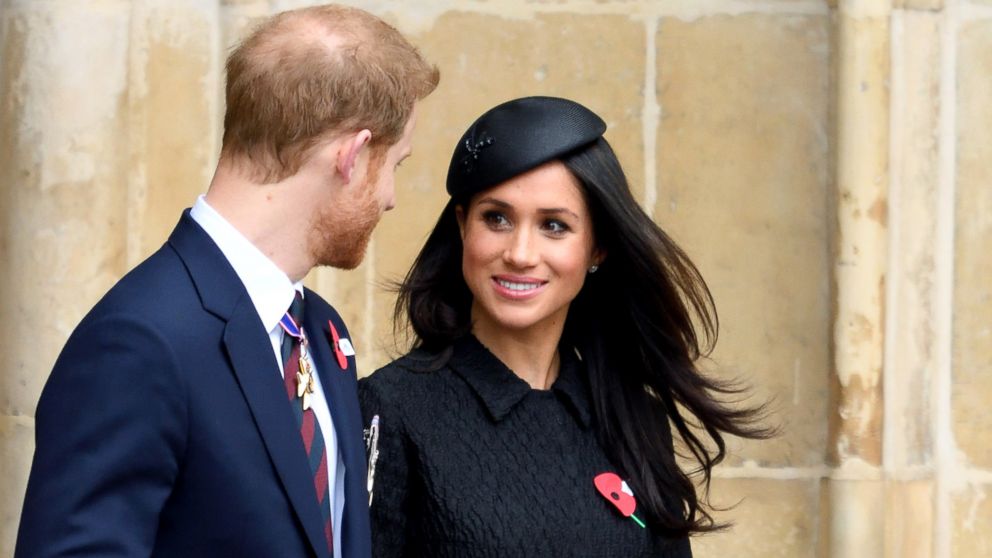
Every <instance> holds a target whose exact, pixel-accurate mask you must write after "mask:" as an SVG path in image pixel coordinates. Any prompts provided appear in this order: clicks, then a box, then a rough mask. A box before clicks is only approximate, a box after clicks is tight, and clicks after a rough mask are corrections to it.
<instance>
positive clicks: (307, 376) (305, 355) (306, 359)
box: [296, 338, 314, 411]
mask: <svg viewBox="0 0 992 558" xmlns="http://www.w3.org/2000/svg"><path fill="white" fill-rule="evenodd" d="M306 346H307V344H306V339H305V338H304V339H301V343H300V369H299V370H297V372H296V396H297V397H299V398H300V404H301V405H303V410H304V411H306V410H307V409H309V408H310V394H312V393H313V391H314V384H313V369H312V368H311V367H310V355H309V352H308V351H307V350H306Z"/></svg>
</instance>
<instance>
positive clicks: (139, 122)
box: [128, 0, 223, 265]
mask: <svg viewBox="0 0 992 558" xmlns="http://www.w3.org/2000/svg"><path fill="white" fill-rule="evenodd" d="M132 18H133V19H132V24H131V25H132V30H133V31H132V33H131V44H130V52H131V60H130V76H129V91H128V105H129V108H130V112H129V117H130V121H129V126H130V133H131V138H132V141H131V145H130V147H131V175H130V181H129V188H130V192H131V195H130V196H129V202H130V203H129V219H130V220H131V222H132V223H133V225H132V226H131V227H129V230H128V234H129V236H130V238H129V253H128V257H129V260H130V261H129V262H128V263H129V265H134V264H137V263H138V262H139V261H141V260H143V259H144V258H145V257H147V256H148V255H149V254H151V253H152V252H154V251H155V250H157V249H158V248H159V247H160V246H161V245H162V243H163V242H164V240H165V239H166V238H167V237H168V235H169V233H170V232H171V231H172V229H173V227H175V224H176V221H177V220H178V218H179V214H180V212H181V211H182V210H183V209H184V208H187V207H190V206H192V205H193V203H194V201H195V199H196V196H197V195H199V194H201V193H203V192H206V190H207V185H208V184H209V182H210V178H211V176H212V175H213V170H214V166H215V163H216V153H217V152H218V151H219V136H220V121H221V119H222V117H221V116H220V114H219V113H220V110H219V108H218V106H219V105H220V99H219V98H218V90H219V89H220V88H222V83H223V79H222V78H221V77H220V75H219V70H218V68H219V67H220V66H219V65H215V63H214V62H215V60H214V57H215V50H216V47H215V43H216V41H217V40H218V24H217V20H218V13H217V8H216V5H214V4H211V3H204V2H199V1H198V0H183V1H181V2H168V3H163V2H157V1H148V0H145V1H141V2H135V3H134V11H133V15H132Z"/></svg>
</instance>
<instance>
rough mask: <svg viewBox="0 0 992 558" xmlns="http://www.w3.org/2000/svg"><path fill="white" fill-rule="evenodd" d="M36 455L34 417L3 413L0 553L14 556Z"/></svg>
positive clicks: (0, 423) (0, 419)
mask: <svg viewBox="0 0 992 558" xmlns="http://www.w3.org/2000/svg"><path fill="white" fill-rule="evenodd" d="M33 457H34V420H32V419H30V418H27V417H9V416H0V471H3V478H2V480H0V556H13V554H14V543H15V542H16V540H17V527H18V525H19V524H20V516H21V507H22V506H23V504H24V489H25V488H26V487H27V484H28V474H29V473H30V471H31V460H32V458H33Z"/></svg>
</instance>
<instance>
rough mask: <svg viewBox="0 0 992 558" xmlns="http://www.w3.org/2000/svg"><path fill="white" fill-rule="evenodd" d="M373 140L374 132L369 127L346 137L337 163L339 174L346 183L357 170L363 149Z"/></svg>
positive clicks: (339, 151)
mask: <svg viewBox="0 0 992 558" xmlns="http://www.w3.org/2000/svg"><path fill="white" fill-rule="evenodd" d="M371 140H372V132H371V131H369V130H368V129H365V130H360V131H358V132H355V133H352V134H348V135H347V136H345V137H344V141H343V142H342V144H341V149H340V150H338V157H337V161H336V164H335V169H336V170H337V174H338V175H339V176H340V177H341V178H342V179H343V180H344V182H345V183H348V182H351V175H352V173H353V172H354V171H355V163H356V162H357V161H358V156H359V155H361V153H362V150H363V149H365V146H366V145H368V143H369V141H371Z"/></svg>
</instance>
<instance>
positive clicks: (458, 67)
mask: <svg viewBox="0 0 992 558" xmlns="http://www.w3.org/2000/svg"><path fill="white" fill-rule="evenodd" d="M402 20H403V18H402V17H400V18H399V21H400V23H402ZM400 28H401V30H403V29H402V25H400ZM644 29H645V28H644V24H643V23H641V22H636V21H633V20H631V19H628V18H627V17H622V16H602V15H588V16H583V15H577V14H545V15H538V16H534V17H533V18H521V19H509V18H501V17H497V16H492V15H482V14H471V13H465V12H455V11H452V12H447V13H445V14H444V15H442V16H441V17H439V18H438V19H437V20H436V21H435V22H434V24H433V26H432V27H430V28H429V29H426V30H423V31H418V32H414V33H411V34H410V40H411V41H412V42H413V43H414V44H416V45H418V46H419V47H420V48H421V50H422V52H423V53H424V55H425V57H426V58H427V59H428V60H430V61H432V62H434V63H436V64H437V65H438V66H439V67H440V68H441V83H440V85H439V87H438V89H437V91H435V92H434V94H433V95H432V96H430V97H429V98H428V99H427V100H426V101H425V102H424V103H422V106H421V107H420V109H419V115H418V124H417V130H416V135H415V137H414V144H413V152H414V155H413V157H411V158H410V159H409V160H408V162H405V163H404V164H403V167H401V171H400V172H399V174H398V176H397V183H396V200H397V206H396V209H395V210H393V211H392V212H391V213H389V214H387V215H386V216H385V217H384V218H383V221H382V223H381V224H380V225H379V228H378V229H377V231H376V233H375V239H376V241H375V247H376V250H375V254H374V255H373V256H372V257H374V258H375V267H376V269H375V280H376V281H377V282H379V283H382V282H385V281H388V280H390V279H398V278H401V277H402V276H403V275H405V274H406V272H407V270H408V269H409V266H410V265H411V264H412V262H413V258H414V257H415V256H416V254H417V253H418V252H419V250H420V248H421V247H422V245H423V242H424V240H426V238H427V235H428V234H429V232H430V230H431V229H432V228H433V227H434V224H435V222H436V221H437V217H438V215H439V213H440V210H441V209H442V208H443V207H444V204H445V203H447V194H446V193H445V190H444V181H445V177H446V175H447V170H448V161H449V158H450V156H451V152H452V151H453V150H454V146H455V142H456V141H457V139H458V138H459V137H460V136H461V134H462V133H463V132H464V131H465V129H466V128H467V127H468V125H469V124H470V123H471V122H472V121H473V120H474V119H475V118H477V117H478V116H479V115H481V114H482V113H483V112H484V111H486V110H488V109H489V108H491V107H492V106H495V105H496V104H498V103H500V102H503V101H507V100H510V99H513V98H516V97H522V96H528V95H556V96H563V97H569V98H572V99H575V100H577V101H579V102H581V103H583V104H585V105H587V106H589V107H590V108H591V109H593V110H594V111H596V112H597V113H599V114H600V115H601V116H602V117H603V119H604V120H605V121H606V122H607V124H608V125H609V131H608V132H607V134H606V135H607V138H608V139H609V140H610V141H611V143H612V144H613V146H614V148H615V149H616V150H617V152H618V153H619V156H620V158H621V160H622V162H623V163H624V165H625V170H626V171H627V173H628V176H629V178H630V182H631V185H632V186H633V189H634V190H635V192H636V194H635V195H637V196H640V195H641V192H643V186H642V182H643V176H644V172H643V168H644V162H643V153H642V151H643V145H642V126H641V120H640V118H641V110H642V106H643V98H642V92H643V88H644V55H645V31H644ZM349 280H350V279H349ZM337 296H338V297H343V296H344V293H342V292H338V293H337ZM393 303H394V296H393V295H392V294H390V293H388V292H386V291H384V290H382V289H376V292H375V295H374V304H373V306H374V308H373V309H372V312H373V314H372V320H373V322H374V333H373V334H371V335H370V336H369V337H370V338H371V339H372V343H373V347H371V350H372V351H373V354H374V356H373V358H372V359H370V360H366V361H365V362H366V364H367V365H368V367H366V368H364V369H365V370H373V369H374V367H376V366H381V365H382V364H385V362H387V360H386V359H387V358H389V354H390V348H391V347H393V346H394V343H393V341H392V332H391V330H392V308H393ZM347 304H351V302H350V301H349V302H348V303H347ZM356 311H358V312H361V309H360V308H356ZM349 319H353V318H350V317H349Z"/></svg>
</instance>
